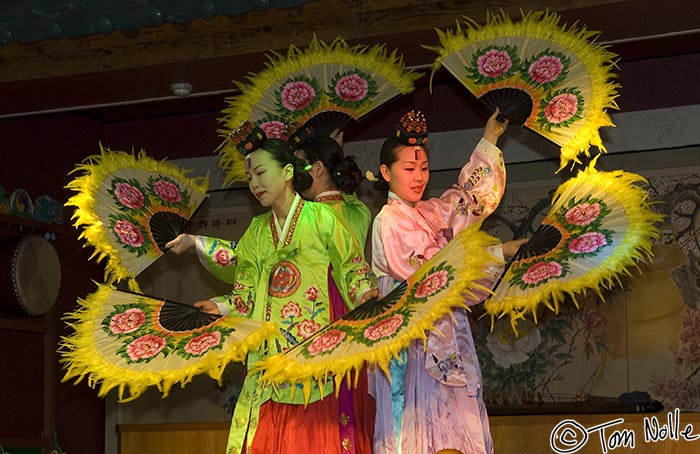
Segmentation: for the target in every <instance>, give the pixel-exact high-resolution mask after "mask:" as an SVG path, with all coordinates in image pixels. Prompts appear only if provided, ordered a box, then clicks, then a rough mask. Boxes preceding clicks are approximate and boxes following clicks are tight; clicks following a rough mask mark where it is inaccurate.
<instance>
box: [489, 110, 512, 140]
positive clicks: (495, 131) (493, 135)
mask: <svg viewBox="0 0 700 454" xmlns="http://www.w3.org/2000/svg"><path fill="white" fill-rule="evenodd" d="M500 114H501V109H499V108H498V107H496V110H495V111H494V112H493V114H491V116H490V117H489V119H488V121H487V122H486V126H485V127H484V139H486V140H488V141H489V142H491V143H492V144H493V145H496V144H497V142H498V138H499V137H501V134H503V133H504V132H505V131H506V127H507V126H508V119H505V120H504V121H503V122H500V121H498V116H499V115H500Z"/></svg>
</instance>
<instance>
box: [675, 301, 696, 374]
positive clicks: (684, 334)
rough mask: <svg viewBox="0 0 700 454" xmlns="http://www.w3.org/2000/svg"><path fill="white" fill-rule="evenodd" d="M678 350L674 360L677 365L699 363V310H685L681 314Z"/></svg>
mask: <svg viewBox="0 0 700 454" xmlns="http://www.w3.org/2000/svg"><path fill="white" fill-rule="evenodd" d="M678 341H679V344H680V345H679V349H678V353H677V354H676V360H677V362H678V363H679V364H698V363H700V310H698V309H690V308H687V309H686V310H685V311H684V313H683V321H682V322H681V333H680V336H678Z"/></svg>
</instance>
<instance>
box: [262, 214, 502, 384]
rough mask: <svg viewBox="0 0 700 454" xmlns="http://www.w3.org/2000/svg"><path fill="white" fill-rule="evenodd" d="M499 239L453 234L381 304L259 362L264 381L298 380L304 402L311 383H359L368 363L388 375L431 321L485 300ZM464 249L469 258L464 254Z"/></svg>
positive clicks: (470, 232)
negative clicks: (394, 360) (394, 361)
mask: <svg viewBox="0 0 700 454" xmlns="http://www.w3.org/2000/svg"><path fill="white" fill-rule="evenodd" d="M495 243H497V241H496V240H495V239H494V238H492V237H490V236H489V235H487V234H486V233H484V232H480V231H479V230H478V227H471V228H469V229H466V230H463V231H462V232H460V233H459V234H458V235H456V236H455V237H454V238H453V239H452V240H451V241H450V242H449V243H448V245H447V246H445V247H444V248H443V249H442V250H440V251H439V252H438V253H437V254H435V255H434V256H433V257H432V258H431V259H430V260H428V261H427V262H425V263H424V264H423V265H422V266H421V267H420V268H419V269H418V270H417V271H416V272H415V273H414V274H413V275H411V276H410V277H409V278H408V279H407V280H406V281H405V282H404V283H402V284H399V285H398V286H397V287H396V288H394V289H393V290H392V291H391V292H389V294H387V295H386V296H385V297H384V298H383V299H381V300H376V299H372V300H370V301H368V302H366V303H364V304H362V305H360V306H358V307H356V308H355V309H353V310H352V311H350V312H348V313H347V314H345V315H344V316H343V317H342V318H341V319H338V320H336V321H334V322H332V323H331V324H329V325H327V326H325V327H324V328H321V330H320V331H318V332H316V333H314V335H312V336H311V337H309V338H308V339H306V340H305V341H304V342H302V343H300V344H298V345H296V346H295V347H293V348H291V349H290V350H288V351H286V352H284V353H281V354H277V355H274V356H271V357H268V358H265V359H264V360H262V361H260V362H259V363H257V364H256V365H255V366H254V368H255V369H256V370H261V371H262V375H261V380H262V381H263V382H269V383H273V384H281V383H292V384H296V383H299V384H301V385H302V389H303V392H304V393H305V397H306V398H308V393H309V391H310V389H311V385H312V383H313V382H314V381H321V382H323V381H326V380H334V381H335V384H336V386H337V385H339V384H340V383H341V382H342V380H343V378H344V377H345V378H347V380H348V381H352V379H353V377H352V373H353V371H354V372H355V374H354V379H355V380H357V378H358V376H359V375H358V372H359V371H360V370H361V368H362V367H363V366H364V365H365V364H374V365H376V366H377V367H380V368H381V369H382V370H384V371H386V372H387V373H388V367H389V362H390V360H391V359H392V358H394V357H398V354H399V352H400V351H401V349H403V348H406V347H407V346H408V345H409V344H410V343H411V341H413V340H415V339H425V338H426V332H427V331H430V330H431V329H432V328H433V326H434V325H435V323H436V322H437V321H438V320H439V319H440V318H441V317H442V316H444V315H445V314H448V313H450V311H451V310H452V308H454V307H465V306H467V305H469V304H473V303H475V302H478V301H479V300H480V299H481V298H482V297H483V296H485V295H486V290H485V288H484V285H487V284H488V283H490V282H493V281H492V280H488V281H485V280H484V279H488V276H489V274H488V273H489V270H490V267H491V266H494V265H496V264H497V262H498V259H496V257H495V256H493V255H491V254H490V253H489V251H488V248H489V246H492V245H493V244H495ZM467 249H468V250H469V253H468V254H466V253H465V250H467Z"/></svg>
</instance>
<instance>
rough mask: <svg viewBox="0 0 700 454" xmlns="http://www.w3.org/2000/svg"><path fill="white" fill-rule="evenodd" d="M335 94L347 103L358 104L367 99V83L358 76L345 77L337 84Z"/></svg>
mask: <svg viewBox="0 0 700 454" xmlns="http://www.w3.org/2000/svg"><path fill="white" fill-rule="evenodd" d="M335 93H336V94H337V95H338V97H340V99H342V100H343V101H347V102H357V101H362V100H363V99H365V97H366V96H367V93H368V84H367V81H366V80H365V79H364V78H363V77H361V76H359V75H358V74H349V75H347V76H343V77H341V78H340V79H339V80H338V83H337V84H335Z"/></svg>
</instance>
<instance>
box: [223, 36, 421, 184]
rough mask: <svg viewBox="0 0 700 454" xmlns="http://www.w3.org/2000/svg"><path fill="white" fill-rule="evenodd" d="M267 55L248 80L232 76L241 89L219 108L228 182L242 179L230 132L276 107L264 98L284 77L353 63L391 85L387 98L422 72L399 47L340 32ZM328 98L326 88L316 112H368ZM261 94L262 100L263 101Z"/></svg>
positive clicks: (329, 72) (326, 72)
mask: <svg viewBox="0 0 700 454" xmlns="http://www.w3.org/2000/svg"><path fill="white" fill-rule="evenodd" d="M267 57H268V60H269V61H268V62H267V63H266V64H265V69H264V70H262V71H260V72H259V73H257V74H251V75H250V76H249V77H248V81H247V83H242V82H235V81H234V83H235V84H236V85H237V86H238V87H239V88H240V90H241V93H240V94H239V95H237V96H234V97H229V98H227V99H226V101H227V103H228V107H227V108H225V109H224V110H223V111H222V113H223V114H224V116H223V118H221V119H220V122H221V123H222V127H221V128H220V129H218V130H217V132H218V133H219V134H220V135H221V136H222V137H223V138H224V141H223V142H222V143H221V145H220V146H219V147H218V149H217V152H218V153H219V154H220V155H221V161H220V163H219V164H220V166H221V167H222V168H223V169H225V170H227V171H228V174H227V177H226V183H230V182H233V181H245V172H244V170H245V169H244V168H243V162H244V158H243V156H242V155H241V153H240V152H239V151H238V149H237V148H236V144H233V143H231V140H230V133H231V132H232V131H234V130H235V129H236V128H238V127H239V126H240V125H241V123H242V122H243V121H246V120H248V121H253V122H254V119H257V118H258V117H262V116H263V114H264V113H266V112H269V113H273V112H275V103H274V101H273V100H271V99H265V98H266V96H269V91H270V90H271V89H274V88H277V87H275V84H277V83H281V82H283V81H284V80H286V79H287V78H289V77H291V76H292V75H293V74H295V73H300V74H301V73H304V72H307V71H311V68H313V67H319V66H324V65H325V66H328V69H325V68H324V70H323V73H324V75H325V76H327V77H333V75H334V72H335V71H336V70H337V69H338V68H341V67H342V68H347V67H354V68H357V69H360V70H362V71H365V72H369V73H371V74H372V75H373V76H374V77H375V78H377V77H381V78H382V79H383V81H384V82H385V83H386V85H387V87H391V90H390V91H391V93H392V95H391V96H389V99H390V98H393V93H395V94H406V93H410V92H412V91H413V90H414V88H415V87H414V82H415V81H416V80H417V79H418V78H419V77H420V75H421V74H419V73H415V72H412V71H407V70H406V69H405V67H404V63H403V57H402V56H401V55H400V54H399V53H398V51H397V50H394V51H392V52H388V51H387V50H386V48H385V46H384V45H375V46H372V47H369V46H365V45H357V46H349V45H348V44H347V43H346V42H345V41H344V40H343V39H342V38H340V37H338V38H336V39H334V40H333V41H332V42H331V43H330V44H327V43H325V42H323V41H321V40H319V39H317V38H316V37H315V36H314V38H313V39H312V40H311V43H310V44H309V46H308V47H307V48H305V49H300V48H298V47H296V46H294V45H291V46H289V49H288V50H287V53H286V55H282V54H279V53H277V52H270V53H269V54H268V56H267ZM332 67H333V68H335V69H332ZM332 72H333V73H332ZM324 89H325V87H322V88H321V90H322V91H323V90H324ZM386 90H388V88H387V89H386ZM326 98H327V95H325V92H324V98H323V100H322V101H321V104H320V105H319V107H318V109H316V110H315V111H314V112H316V113H317V112H318V111H324V110H326V109H327V110H334V111H343V112H345V113H347V114H349V115H350V116H352V117H353V118H356V116H357V115H363V114H365V113H367V112H365V111H364V110H362V111H360V112H354V111H353V108H352V107H347V108H342V107H340V106H338V105H335V104H334V105H333V106H331V103H330V102H329V101H328V99H326ZM263 100H265V102H264V103H263V102H262V101H263ZM387 100H388V99H387ZM261 104H265V106H261ZM381 104H382V102H379V103H373V104H371V106H372V107H371V108H372V109H373V108H376V107H378V106H379V105H381ZM261 109H262V111H261ZM370 110H371V109H370ZM356 114H357V115H356ZM253 117H255V118H253ZM356 119H357V118H356ZM302 122H303V121H302ZM299 126H301V125H299Z"/></svg>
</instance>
